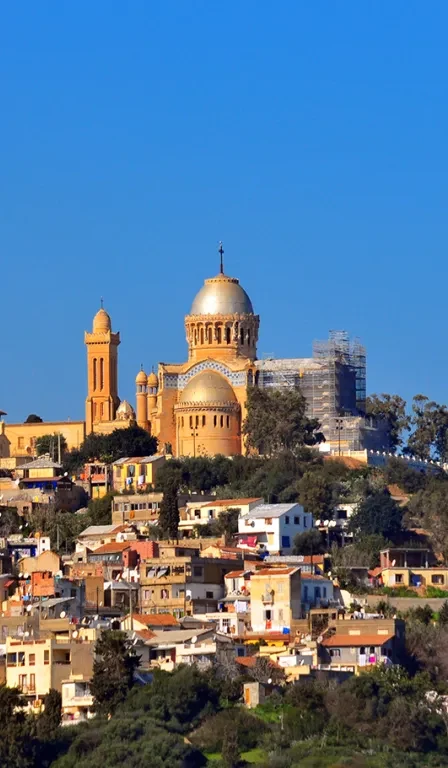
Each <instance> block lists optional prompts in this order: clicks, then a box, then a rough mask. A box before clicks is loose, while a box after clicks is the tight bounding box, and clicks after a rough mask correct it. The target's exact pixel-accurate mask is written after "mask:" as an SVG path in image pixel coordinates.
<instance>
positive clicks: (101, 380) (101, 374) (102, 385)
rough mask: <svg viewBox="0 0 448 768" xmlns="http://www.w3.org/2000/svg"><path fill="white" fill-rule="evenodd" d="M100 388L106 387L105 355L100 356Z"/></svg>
mask: <svg viewBox="0 0 448 768" xmlns="http://www.w3.org/2000/svg"><path fill="white" fill-rule="evenodd" d="M100 389H101V390H102V389H104V357H100Z"/></svg>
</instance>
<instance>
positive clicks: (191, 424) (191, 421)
mask: <svg viewBox="0 0 448 768" xmlns="http://www.w3.org/2000/svg"><path fill="white" fill-rule="evenodd" d="M190 429H193V416H190Z"/></svg>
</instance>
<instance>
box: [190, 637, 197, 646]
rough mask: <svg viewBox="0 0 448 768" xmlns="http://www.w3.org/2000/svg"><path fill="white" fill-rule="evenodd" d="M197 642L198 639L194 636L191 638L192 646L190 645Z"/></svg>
mask: <svg viewBox="0 0 448 768" xmlns="http://www.w3.org/2000/svg"><path fill="white" fill-rule="evenodd" d="M197 642H198V638H197V636H196V635H194V636H193V637H192V638H191V644H192V645H195V644H196V643H197Z"/></svg>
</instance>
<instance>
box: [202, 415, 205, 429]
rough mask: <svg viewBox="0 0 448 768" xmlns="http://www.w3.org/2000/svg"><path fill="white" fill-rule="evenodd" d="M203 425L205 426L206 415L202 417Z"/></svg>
mask: <svg viewBox="0 0 448 768" xmlns="http://www.w3.org/2000/svg"><path fill="white" fill-rule="evenodd" d="M202 426H203V427H205V416H203V417H202Z"/></svg>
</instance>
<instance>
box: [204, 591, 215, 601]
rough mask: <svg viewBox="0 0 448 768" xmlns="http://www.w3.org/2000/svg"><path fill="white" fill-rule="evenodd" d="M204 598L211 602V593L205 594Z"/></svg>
mask: <svg viewBox="0 0 448 768" xmlns="http://www.w3.org/2000/svg"><path fill="white" fill-rule="evenodd" d="M205 597H206V599H207V600H213V592H206V593H205Z"/></svg>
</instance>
